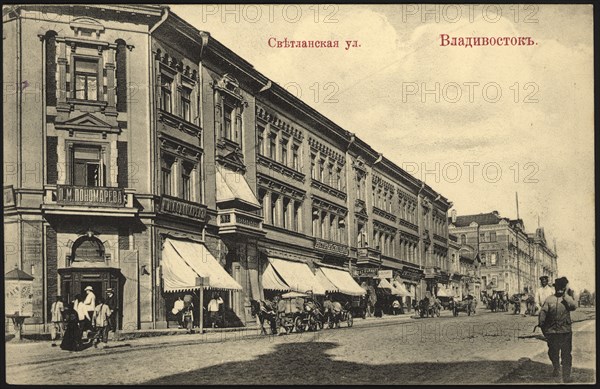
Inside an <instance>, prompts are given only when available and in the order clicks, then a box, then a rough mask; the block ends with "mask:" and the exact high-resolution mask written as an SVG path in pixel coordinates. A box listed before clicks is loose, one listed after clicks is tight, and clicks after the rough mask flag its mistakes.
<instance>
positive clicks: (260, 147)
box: [256, 126, 265, 155]
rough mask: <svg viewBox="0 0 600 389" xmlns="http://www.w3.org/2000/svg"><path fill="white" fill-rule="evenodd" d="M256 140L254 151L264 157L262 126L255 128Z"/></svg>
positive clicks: (263, 131)
mask: <svg viewBox="0 0 600 389" xmlns="http://www.w3.org/2000/svg"><path fill="white" fill-rule="evenodd" d="M256 133H257V139H256V149H257V151H258V153H259V154H261V155H264V152H265V151H264V150H263V147H264V142H265V128H264V127H263V126H257V128H256Z"/></svg>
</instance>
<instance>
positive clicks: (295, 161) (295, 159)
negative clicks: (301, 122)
mask: <svg viewBox="0 0 600 389" xmlns="http://www.w3.org/2000/svg"><path fill="white" fill-rule="evenodd" d="M299 152H300V147H299V146H298V145H297V144H293V145H292V168H293V169H294V170H296V171H300V154H299Z"/></svg>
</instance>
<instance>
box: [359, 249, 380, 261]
mask: <svg viewBox="0 0 600 389" xmlns="http://www.w3.org/2000/svg"><path fill="white" fill-rule="evenodd" d="M356 254H357V257H358V258H357V263H358V264H361V263H381V250H377V249H374V248H371V247H359V248H358V249H357V250H356Z"/></svg>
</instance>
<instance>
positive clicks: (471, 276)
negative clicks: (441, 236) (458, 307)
mask: <svg viewBox="0 0 600 389" xmlns="http://www.w3.org/2000/svg"><path fill="white" fill-rule="evenodd" d="M448 238H449V243H450V245H449V248H448V253H449V254H448V266H449V267H450V270H449V272H450V273H451V277H450V280H451V282H450V288H451V289H452V292H453V294H454V296H456V297H458V298H459V299H462V298H463V297H465V296H467V295H468V294H471V295H472V296H477V297H478V296H479V295H480V292H481V272H480V270H481V266H480V265H481V263H480V261H479V257H478V256H477V253H476V252H475V251H474V250H470V249H469V247H468V246H461V245H460V243H459V241H458V237H457V236H456V235H454V234H449V237H448Z"/></svg>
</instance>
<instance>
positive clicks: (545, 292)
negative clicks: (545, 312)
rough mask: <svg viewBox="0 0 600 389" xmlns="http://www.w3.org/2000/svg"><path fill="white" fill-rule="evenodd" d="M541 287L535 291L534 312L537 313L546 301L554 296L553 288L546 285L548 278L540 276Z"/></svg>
mask: <svg viewBox="0 0 600 389" xmlns="http://www.w3.org/2000/svg"><path fill="white" fill-rule="evenodd" d="M540 283H541V284H542V286H541V287H540V288H538V289H537V290H536V291H535V311H536V312H539V311H540V309H542V306H543V305H544V302H545V301H546V299H547V298H548V297H550V296H552V295H553V294H554V288H552V287H551V286H550V285H548V276H541V277H540Z"/></svg>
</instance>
